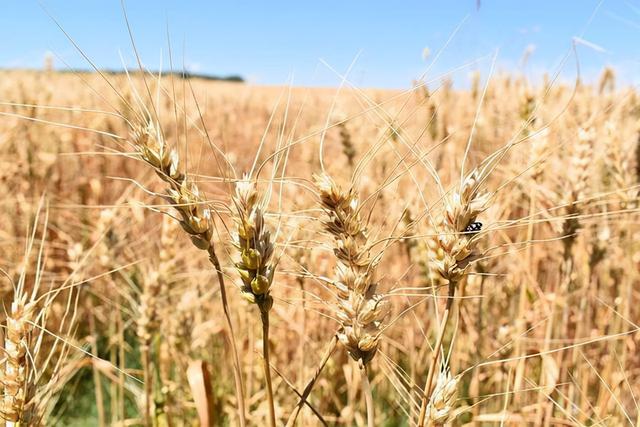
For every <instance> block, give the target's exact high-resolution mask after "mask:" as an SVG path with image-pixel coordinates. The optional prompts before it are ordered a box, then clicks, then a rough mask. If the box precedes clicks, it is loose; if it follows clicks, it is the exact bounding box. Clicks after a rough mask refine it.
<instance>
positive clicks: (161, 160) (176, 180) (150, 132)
mask: <svg viewBox="0 0 640 427" xmlns="http://www.w3.org/2000/svg"><path fill="white" fill-rule="evenodd" d="M130 142H131V143H132V144H133V145H134V147H135V148H136V149H137V151H138V153H139V155H140V157H141V158H142V159H143V160H144V161H146V162H147V163H148V164H149V165H150V166H151V167H152V168H154V170H155V171H156V173H157V174H158V176H159V177H160V178H161V179H162V180H163V181H165V182H166V183H167V185H168V190H167V196H166V199H167V200H168V201H169V203H170V204H171V205H172V206H173V207H174V208H175V209H176V210H177V211H178V213H179V214H180V216H181V219H180V220H179V222H180V225H181V226H182V229H183V230H184V231H185V232H186V233H187V234H189V236H190V237H191V241H192V242H193V244H194V245H195V246H196V247H197V248H198V249H201V250H204V251H207V254H208V255H209V261H210V262H211V264H212V265H213V267H214V269H215V271H216V275H217V277H218V283H219V284H220V299H221V302H222V309H223V312H224V317H225V321H226V326H227V339H228V341H229V343H230V347H231V352H232V357H233V368H234V369H233V372H234V381H235V389H236V399H237V401H238V418H239V420H240V425H241V426H243V427H244V426H245V425H246V420H245V403H244V393H243V386H242V376H241V373H240V357H239V356H238V349H237V346H236V342H235V334H234V332H233V324H232V322H231V314H230V312H229V304H228V302H227V292H226V287H225V283H224V275H223V272H222V267H221V265H220V260H219V258H218V255H217V254H216V251H215V246H214V243H213V230H214V225H213V218H212V216H211V210H210V208H209V207H208V204H207V202H206V201H205V200H204V198H203V197H202V196H201V195H200V191H199V189H198V186H197V185H196V184H195V183H194V182H191V181H189V180H188V178H187V176H186V175H185V174H183V173H182V172H180V160H179V155H178V152H177V150H176V149H175V148H170V147H169V145H168V144H167V142H166V141H165V139H164V136H163V134H162V130H161V129H160V126H159V125H158V124H157V123H156V122H154V121H153V120H152V119H151V118H147V119H146V121H145V122H140V123H138V124H137V125H136V126H135V127H134V128H133V129H131V137H130Z"/></svg>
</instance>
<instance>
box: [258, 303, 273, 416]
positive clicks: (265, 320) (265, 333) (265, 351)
mask: <svg viewBox="0 0 640 427" xmlns="http://www.w3.org/2000/svg"><path fill="white" fill-rule="evenodd" d="M260 318H261V319H262V363H263V367H264V377H265V382H266V384H267V400H268V403H269V425H270V426H271V427H276V411H275V406H274V403H273V386H272V385H271V365H270V364H269V310H260Z"/></svg>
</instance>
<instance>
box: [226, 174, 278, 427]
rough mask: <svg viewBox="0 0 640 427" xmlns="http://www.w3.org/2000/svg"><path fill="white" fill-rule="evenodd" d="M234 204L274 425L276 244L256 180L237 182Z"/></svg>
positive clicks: (245, 288) (240, 267)
mask: <svg viewBox="0 0 640 427" xmlns="http://www.w3.org/2000/svg"><path fill="white" fill-rule="evenodd" d="M233 204H234V205H235V207H236V212H235V213H236V215H235V216H234V220H235V222H236V233H235V234H234V236H233V242H234V245H235V246H236V249H237V250H238V252H239V254H240V259H239V260H238V262H237V263H236V270H237V271H238V273H239V274H240V278H241V279H242V285H241V288H240V293H241V294H242V296H243V297H244V298H245V299H246V300H247V301H249V302H250V303H253V304H256V305H257V306H258V308H259V309H260V318H261V320H262V344H263V346H262V355H263V368H264V375H265V381H266V386H267V399H268V403H269V424H270V425H271V427H275V425H276V419H275V407H274V402H273V387H272V385H271V367H270V363H269V311H270V310H271V307H272V306H273V298H272V297H271V295H270V294H269V292H270V290H271V284H272V283H273V276H274V274H275V270H276V264H277V262H276V261H275V260H274V250H275V246H274V244H273V242H272V238H271V233H270V231H269V230H267V228H266V226H265V219H264V208H263V207H262V204H261V203H260V201H259V200H258V191H257V189H256V183H255V181H253V180H251V179H250V178H249V177H247V176H245V177H243V179H242V180H239V181H238V182H236V184H235V194H234V197H233Z"/></svg>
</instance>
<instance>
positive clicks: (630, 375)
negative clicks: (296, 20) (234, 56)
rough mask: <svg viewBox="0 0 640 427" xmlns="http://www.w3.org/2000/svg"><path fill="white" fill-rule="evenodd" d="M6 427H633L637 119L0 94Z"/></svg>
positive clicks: (539, 98)
mask: <svg viewBox="0 0 640 427" xmlns="http://www.w3.org/2000/svg"><path fill="white" fill-rule="evenodd" d="M0 147H1V150H0V165H1V168H0V188H1V189H2V193H3V194H4V195H5V196H4V197H3V200H2V203H1V205H0V206H1V208H0V218H1V224H2V225H1V226H0V268H1V272H2V279H1V281H0V283H1V288H0V290H1V292H2V299H3V305H4V311H3V312H2V314H1V315H0V316H1V317H2V325H3V327H2V332H3V339H2V342H3V349H4V351H3V356H2V359H1V361H0V364H1V366H2V368H1V370H0V371H1V373H2V375H1V376H0V383H1V384H2V389H3V391H2V398H1V399H0V401H1V402H2V407H1V410H0V415H1V417H2V418H3V419H4V420H5V424H6V425H7V426H27V425H29V426H30V425H67V426H92V425H95V426H107V425H111V426H125V425H126V426H133V425H142V426H191V425H212V426H213V425H216V426H218V425H240V426H254V425H256V426H258V425H271V426H276V425H277V426H281V425H287V426H293V425H299V426H316V425H338V426H369V427H371V426H426V425H429V426H436V425H477V426H493V425H496V426H497V425H535V426H556V425H580V426H581V425H588V426H623V425H631V426H640V411H639V409H638V408H639V403H638V399H640V385H639V384H640V357H639V356H638V353H637V347H636V346H637V343H638V339H639V337H640V329H639V328H640V327H639V326H638V322H640V320H639V319H640V309H639V306H638V305H636V304H638V301H639V298H640V295H639V292H640V287H639V283H640V272H639V265H640V225H639V222H638V219H639V209H638V208H639V206H638V201H639V199H638V194H639V189H640V97H639V94H638V93H637V92H636V91H635V90H634V89H631V88H627V87H625V86H624V85H621V84H617V82H616V74H615V70H613V69H605V70H603V72H602V75H601V77H600V80H599V82H596V83H593V84H586V83H582V82H580V81H573V82H571V81H569V82H561V81H559V80H556V79H554V78H553V76H550V77H547V78H545V80H544V82H543V83H541V84H537V85H535V84H532V83H530V82H529V81H527V80H526V79H525V78H524V77H521V76H518V75H506V74H504V75H481V74H479V73H473V74H471V75H470V76H469V78H468V82H467V84H466V85H465V86H464V88H459V87H457V86H455V85H453V84H452V81H451V80H449V79H448V78H447V77H446V76H444V77H441V78H437V79H434V80H431V81H417V82H415V85H414V87H413V88H412V89H411V90H407V91H399V90H395V91H394V90H374V89H359V88H357V87H354V86H351V85H349V84H346V85H344V87H342V88H340V89H337V88H326V89H321V88H316V89H314V88H289V87H267V86H255V85H250V84H244V83H229V82H212V81H206V80H201V79H197V78H190V79H186V78H181V77H180V76H179V75H166V76H163V75H158V74H153V73H150V72H132V73H130V75H125V74H115V75H114V74H109V75H101V74H99V73H96V72H93V73H59V72H55V71H51V70H49V71H9V70H5V71H0Z"/></svg>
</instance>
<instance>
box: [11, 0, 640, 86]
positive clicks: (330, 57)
mask: <svg viewBox="0 0 640 427" xmlns="http://www.w3.org/2000/svg"><path fill="white" fill-rule="evenodd" d="M42 5H43V7H44V8H45V9H47V10H48V12H49V13H51V15H52V16H53V17H55V19H56V20H58V21H59V22H60V24H61V25H62V27H63V28H64V29H65V31H67V32H68V33H69V34H70V35H71V37H73V38H74V40H75V41H76V42H77V43H78V45H79V46H80V47H81V48H82V49H83V50H84V51H85V53H86V54H87V55H88V56H89V57H90V58H91V59H92V60H93V61H94V62H95V63H96V64H97V66H98V67H101V68H121V67H122V63H123V59H122V58H124V62H125V63H126V64H127V66H129V67H133V66H134V65H135V62H134V56H133V53H132V48H131V43H130V41H129V36H128V33H127V29H126V25H125V22H124V18H123V13H122V9H121V6H120V2H119V0H100V1H98V0H42ZM43 7H41V6H40V4H39V3H38V2H37V1H33V0H20V1H19V0H4V1H3V2H2V6H0V40H3V43H2V48H1V49H0V67H41V66H42V63H43V58H44V56H45V54H46V52H48V51H50V52H53V53H54V54H55V55H56V56H58V57H59V58H61V59H58V58H56V59H55V63H56V66H57V67H58V68H63V67H65V65H64V63H63V62H66V63H68V64H69V65H70V66H71V67H75V68H87V67H88V64H87V63H86V61H85V60H84V59H83V58H82V57H81V55H79V53H78V52H77V51H76V50H75V49H74V48H73V46H72V45H71V44H70V42H69V41H68V40H67V39H66V38H65V36H64V35H63V34H62V32H61V31H60V29H59V28H58V27H57V26H56V25H55V23H54V22H53V21H52V19H51V18H50V17H49V16H48V15H47V14H46V13H45V12H44V10H43ZM126 10H127V14H128V17H129V20H130V22H131V25H132V28H133V32H134V37H135V40H136V43H137V46H138V48H139V51H140V54H141V56H142V60H143V62H144V64H145V65H146V66H147V67H148V68H150V69H156V68H158V67H159V65H160V64H161V63H164V65H165V66H166V65H168V54H167V52H168V49H167V26H168V28H169V32H170V34H171V43H172V51H173V57H174V61H175V63H176V67H177V68H182V64H183V63H184V64H185V65H186V68H187V69H189V70H191V71H194V72H204V73H211V74H221V75H225V74H240V75H242V76H243V77H245V78H247V79H248V80H249V81H251V82H255V83H260V84H282V83H287V82H288V81H290V80H291V79H292V80H293V83H294V84H297V85H313V86H326V85H336V84H339V83H340V78H339V76H338V75H336V73H335V72H333V71H331V70H330V69H329V68H328V67H327V66H326V65H325V64H324V63H323V62H322V61H324V62H326V63H327V64H329V65H330V66H331V67H333V68H335V69H336V70H337V71H339V72H341V73H342V72H344V71H346V70H347V68H348V67H349V65H350V64H351V63H352V62H353V60H354V59H355V58H356V57H357V61H356V62H355V65H354V67H353V69H352V70H351V73H350V74H349V78H350V80H351V81H352V82H353V83H354V84H356V85H358V86H361V87H363V86H366V87H369V86H375V87H393V88H404V87H409V86H410V85H411V82H412V80H413V79H415V78H417V77H419V76H420V75H422V74H423V73H425V72H426V73H427V74H426V76H427V77H426V78H427V80H430V79H434V80H438V79H439V76H441V75H442V74H443V73H447V72H453V71H455V72H454V73H453V75H454V78H455V79H456V80H457V81H464V80H466V79H467V76H468V74H469V72H470V71H473V70H479V71H481V73H483V74H484V75H485V76H486V75H487V73H488V72H489V70H490V69H491V66H492V64H495V69H496V70H503V71H518V72H523V73H526V74H527V75H528V76H530V77H531V78H534V79H535V78H539V77H540V76H541V74H542V73H543V72H544V71H549V72H550V73H554V72H556V71H558V70H559V68H558V66H559V63H560V61H561V60H562V58H563V57H564V56H565V55H566V54H567V52H569V51H570V50H571V44H572V40H573V38H574V37H580V38H581V40H583V42H581V43H580V44H579V45H578V49H577V52H578V60H579V63H580V67H581V70H582V75H583V77H584V78H585V79H587V80H589V79H593V78H594V76H596V75H597V74H598V72H599V70H600V69H601V67H602V66H604V65H613V66H615V67H617V68H618V69H619V75H620V77H621V79H622V80H623V81H625V82H627V83H632V84H640V0H609V1H602V2H601V1H595V0H580V1H568V0H555V1H549V0H535V1H534V0H531V1H524V0H522V1H519V0H481V5H480V8H479V9H477V7H476V0H449V1H446V0H442V1H406V2H400V1H393V2H390V1H386V2H382V1H333V0H325V1H313V2H311V1H296V2H294V1H272V2H266V1H244V2H239V1H225V2H220V1H216V0H212V1H169V0H157V1H153V2H151V1H136V0H129V1H128V2H127V3H126ZM458 27H459V30H458V31H457V33H456V35H455V36H454V37H453V38H452V40H451V41H450V42H449V43H448V44H447V40H448V39H449V38H450V36H451V35H452V34H453V33H454V31H455V30H456V28H458ZM445 46H446V47H445ZM425 48H428V49H429V50H430V52H431V53H430V55H429V56H428V57H427V58H426V59H425V58H424V57H423V52H424V49H425ZM443 48H444V49H443ZM528 48H529V49H530V50H531V51H532V53H531V55H530V57H529V60H528V62H527V64H526V65H525V66H524V67H523V65H522V63H521V58H522V56H523V53H524V52H525V50H527V49H528ZM440 50H442V53H441V54H440V55H437V53H438V52H439V51H440ZM495 52H497V55H496V56H495V62H494V53H495ZM121 57H122V58H121ZM575 62H576V61H575V57H574V56H572V57H571V58H570V60H569V61H568V62H567V63H566V65H565V66H564V68H562V69H561V70H560V72H561V75H562V76H563V77H564V78H566V79H571V78H572V77H574V76H575V73H576V66H575ZM465 64H466V66H465V67H464V68H462V69H459V68H460V67H461V66H463V65H465ZM458 69H459V71H456V70H458Z"/></svg>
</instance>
